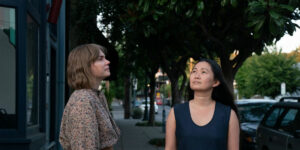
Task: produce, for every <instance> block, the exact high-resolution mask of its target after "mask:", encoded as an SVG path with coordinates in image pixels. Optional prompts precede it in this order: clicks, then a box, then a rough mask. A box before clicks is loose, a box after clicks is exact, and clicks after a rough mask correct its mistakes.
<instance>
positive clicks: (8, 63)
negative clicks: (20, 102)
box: [0, 7, 17, 129]
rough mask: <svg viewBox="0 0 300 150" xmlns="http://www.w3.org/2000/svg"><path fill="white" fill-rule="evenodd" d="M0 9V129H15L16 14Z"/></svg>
mask: <svg viewBox="0 0 300 150" xmlns="http://www.w3.org/2000/svg"><path fill="white" fill-rule="evenodd" d="M15 13H16V12H15V9H14V8H6V7H0V49H1V50H0V69H1V74H0V83H1V84H0V129H1V128H16V127H17V119H16V47H15V46H16V18H15V17H16V14H15Z"/></svg>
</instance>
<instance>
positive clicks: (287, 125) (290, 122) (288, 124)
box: [279, 109, 298, 133]
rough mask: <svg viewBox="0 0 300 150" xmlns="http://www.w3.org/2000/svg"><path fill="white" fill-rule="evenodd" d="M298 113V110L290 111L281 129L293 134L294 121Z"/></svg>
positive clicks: (281, 124)
mask: <svg viewBox="0 0 300 150" xmlns="http://www.w3.org/2000/svg"><path fill="white" fill-rule="evenodd" d="M297 113H298V110H297V109H290V110H289V111H288V112H287V113H286V115H285V116H284V117H283V119H282V121H281V123H280V127H279V129H282V130H284V131H287V132H290V133H293V131H294V129H295V126H294V125H295V124H294V120H295V117H296V114H297Z"/></svg>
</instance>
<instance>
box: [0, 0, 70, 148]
mask: <svg viewBox="0 0 300 150" xmlns="http://www.w3.org/2000/svg"><path fill="white" fill-rule="evenodd" d="M54 6H56V8H58V9H56V10H52V9H51V8H52V7H54ZM51 11H56V12H54V18H57V19H58V20H57V22H54V23H49V22H48V20H49V17H48V16H49V14H51V13H53V12H51ZM51 17H53V16H51ZM52 20H53V18H52ZM65 24H66V23H65V1H62V0H0V69H1V73H0V83H1V84H0V149H1V150H41V149H46V150H49V149H51V150H56V149H61V148H60V145H59V143H58V136H59V125H60V119H61V116H62V113H63V107H64V98H65V52H66V50H65V47H66V42H65V41H66V40H65Z"/></svg>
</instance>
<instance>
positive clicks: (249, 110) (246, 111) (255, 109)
mask: <svg viewBox="0 0 300 150" xmlns="http://www.w3.org/2000/svg"><path fill="white" fill-rule="evenodd" d="M271 106H272V103H265V104H257V103H253V104H247V105H240V106H238V109H239V113H240V116H241V122H259V121H261V120H262V118H263V117H264V114H265V112H267V110H268V109H269V108H270V107H271Z"/></svg>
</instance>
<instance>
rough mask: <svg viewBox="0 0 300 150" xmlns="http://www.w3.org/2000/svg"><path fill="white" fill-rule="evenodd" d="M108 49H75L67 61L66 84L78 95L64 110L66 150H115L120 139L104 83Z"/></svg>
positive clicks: (62, 136) (91, 46)
mask: <svg viewBox="0 0 300 150" xmlns="http://www.w3.org/2000/svg"><path fill="white" fill-rule="evenodd" d="M105 52H106V49H105V48H104V47H102V46H100V45H97V44H84V45H80V46H78V47H76V48H74V49H73V50H72V51H71V52H70V54H69V57H68V64H67V80H68V84H69V86H70V87H71V88H73V89H74V90H75V91H74V92H73V93H72V95H71V96H70V98H69V101H68V103H67V105H66V107H65V109H64V113H63V117H62V121H61V129H60V136H59V141H60V143H61V145H62V147H63V148H64V149H65V150H112V149H113V145H114V144H116V142H117V140H118V138H119V137H120V130H119V128H118V127H117V125H116V123H115V122H114V120H113V118H112V116H111V114H110V112H109V109H108V104H107V101H106V98H105V96H104V95H103V93H102V92H100V91H99V89H98V88H99V85H100V83H101V81H102V80H103V79H105V78H107V77H109V76H110V70H109V64H110V62H109V61H108V60H107V59H106V58H105Z"/></svg>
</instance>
